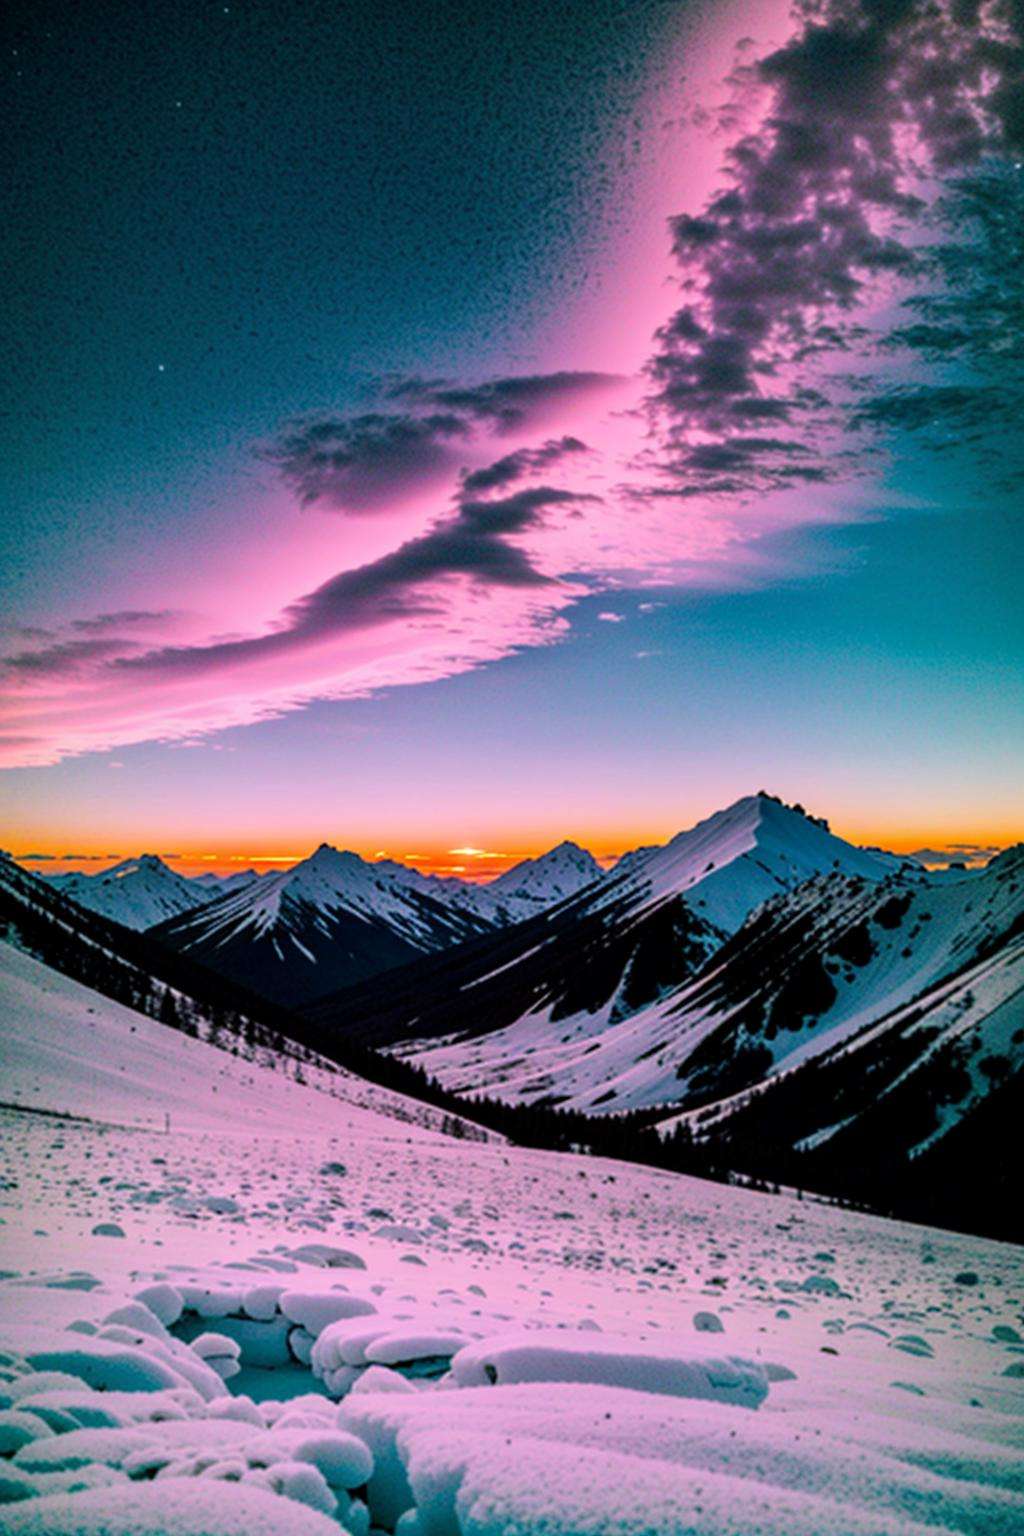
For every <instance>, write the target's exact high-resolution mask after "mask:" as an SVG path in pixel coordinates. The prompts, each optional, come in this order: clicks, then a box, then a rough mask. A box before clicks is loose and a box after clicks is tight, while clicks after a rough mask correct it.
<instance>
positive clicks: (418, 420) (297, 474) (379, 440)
mask: <svg viewBox="0 0 1024 1536" xmlns="http://www.w3.org/2000/svg"><path fill="white" fill-rule="evenodd" d="M469 433H470V424H469V423H468V422H467V420H466V418H465V416H461V415H457V414H456V413H455V412H453V411H444V412H437V411H434V412H431V413H430V414H428V415H425V416H411V415H397V414H393V415H387V414H384V413H383V412H380V411H373V412H368V413H366V414H364V415H361V416H351V417H340V418H335V417H328V418H326V419H321V420H317V421H308V422H304V423H300V424H299V425H297V426H295V427H292V428H289V429H288V430H287V431H286V432H285V433H284V434H283V435H282V436H281V438H280V439H279V441H278V442H277V443H275V444H273V445H272V446H270V447H269V448H267V449H265V450H264V454H265V457H266V458H268V459H270V460H271V461H272V462H273V463H275V464H277V465H278V467H279V468H280V470H281V474H282V475H283V477H284V480H285V482H286V483H287V484H288V485H289V486H290V487H291V489H292V490H293V491H294V492H295V493H296V495H297V496H298V498H299V500H300V501H301V502H302V503H303V504H304V505H307V506H308V505H311V504H312V503H313V502H321V503H326V504H327V505H328V506H332V507H337V508H342V509H345V510H347V511H352V512H370V511H377V510H380V509H382V508H383V509H385V510H386V509H387V508H388V507H389V506H390V505H392V504H393V503H394V501H395V500H396V499H398V498H400V497H401V496H402V495H403V494H405V493H407V492H408V491H409V490H411V489H413V488H416V487H422V486H429V485H431V484H432V483H434V482H435V481H439V480H441V479H442V478H443V477H444V476H445V475H446V474H449V473H450V472H451V470H452V468H453V466H454V464H455V462H456V459H455V454H454V445H455V444H457V443H459V442H460V441H464V440H465V439H466V438H467V437H468V436H469Z"/></svg>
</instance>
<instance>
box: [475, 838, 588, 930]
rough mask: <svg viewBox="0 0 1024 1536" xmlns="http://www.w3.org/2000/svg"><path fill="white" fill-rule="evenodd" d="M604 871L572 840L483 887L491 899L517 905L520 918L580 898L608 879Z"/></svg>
mask: <svg viewBox="0 0 1024 1536" xmlns="http://www.w3.org/2000/svg"><path fill="white" fill-rule="evenodd" d="M604 873H605V872H604V870H603V869H602V868H601V866H600V864H599V863H598V862H597V860H596V859H595V858H594V855H593V854H592V853H588V852H587V850H586V849H585V848H581V847H580V846H579V845H578V844H577V843H571V842H569V841H566V842H563V843H559V844H558V847H557V848H552V849H550V850H549V852H547V853H545V854H542V855H541V857H540V858H538V859H524V860H523V862H522V863H521V864H516V865H514V866H513V867H512V869H507V870H506V871H505V873H504V874H503V875H498V877H497V879H495V880H490V881H488V882H487V884H486V885H485V886H484V887H483V889H484V891H485V892H486V893H487V894H488V895H489V896H494V897H497V898H498V899H499V900H500V901H507V902H509V903H511V904H513V906H514V909H515V911H516V912H517V914H518V916H519V917H520V918H524V917H529V916H532V915H533V913H535V912H542V911H543V910H544V909H545V907H551V906H554V905H555V904H556V903H557V902H560V901H565V900H567V899H568V898H569V897H570V896H576V895H578V894H579V892H580V891H582V890H585V889H586V887H587V886H588V885H593V883H594V881H595V880H603V879H604Z"/></svg>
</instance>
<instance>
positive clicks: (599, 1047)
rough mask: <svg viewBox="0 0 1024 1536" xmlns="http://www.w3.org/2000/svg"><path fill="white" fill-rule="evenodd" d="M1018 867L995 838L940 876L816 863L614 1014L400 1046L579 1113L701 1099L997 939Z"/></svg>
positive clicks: (538, 1019)
mask: <svg viewBox="0 0 1024 1536" xmlns="http://www.w3.org/2000/svg"><path fill="white" fill-rule="evenodd" d="M1014 871H1016V875H1015V874H1014ZM1019 873H1020V856H1019V853H1018V852H1017V851H1014V850H1010V852H1009V853H1007V854H1005V855H1002V856H1001V858H1000V859H997V860H995V861H994V862H993V864H992V865H990V866H989V867H988V869H986V870H984V871H981V872H976V873H966V872H965V873H963V874H962V875H961V876H960V878H959V880H957V881H952V882H950V881H947V880H945V879H943V880H941V881H938V882H936V881H935V880H933V878H932V877H931V876H929V875H928V874H927V873H925V872H924V871H922V870H918V871H910V870H907V871H899V872H896V873H893V874H892V875H890V876H888V877H886V878H885V879H884V880H882V881H881V882H877V881H867V880H865V879H864V878H863V877H862V876H858V875H853V876H849V875H840V874H836V873H832V874H829V875H821V876H817V877H815V878H814V879H812V880H809V881H807V882H805V883H804V884H803V885H801V886H799V887H798V888H797V889H796V890H795V891H793V892H791V893H789V894H786V895H780V896H778V897H775V898H773V899H772V900H771V901H769V902H767V903H765V904H763V905H762V906H761V907H760V908H759V909H757V910H756V911H755V912H754V913H753V914H752V915H751V916H750V918H749V919H748V920H747V922H746V923H745V924H744V926H743V927H742V928H741V929H740V930H739V931H738V932H737V933H736V934H735V935H733V936H732V937H731V938H730V939H729V940H728V941H727V942H726V943H725V944H724V945H723V946H722V947H721V949H719V950H718V952H717V953H716V954H714V955H713V956H712V957H711V959H710V960H709V961H708V962H707V964H706V965H705V966H704V967H703V969H702V970H701V971H700V972H699V974H698V975H696V976H695V977H693V978H691V979H689V980H687V981H685V982H684V983H683V984H682V985H681V986H679V987H677V988H675V989H673V990H672V991H671V992H669V993H667V994H666V995H665V996H663V997H662V998H660V999H659V1000H658V1001H657V1002H655V1003H653V1004H651V1005H650V1006H648V1007H646V1008H642V1009H639V1010H637V1011H635V1012H634V1013H632V1014H631V1015H630V1016H628V1017H626V1018H622V1019H618V1020H614V1019H611V1020H607V1021H605V1020H603V1019H602V1018H601V1017H600V1016H598V1017H597V1018H596V1019H595V1018H586V1017H580V1018H576V1019H573V1020H570V1021H567V1022H563V1023H562V1024H561V1026H560V1027H559V1028H558V1029H557V1030H552V1029H551V1027H550V1024H549V1023H548V1021H547V1020H546V1019H545V1018H544V1017H543V1016H541V1015H537V1014H534V1015H533V1016H529V1017H526V1018H523V1019H521V1020H519V1021H518V1022H517V1023H516V1024H515V1025H513V1026H512V1027H510V1028H507V1029H504V1030H501V1031H499V1032H495V1033H491V1034H487V1035H482V1036H479V1037H477V1038H473V1039H469V1040H465V1039H462V1040H454V1041H450V1042H449V1041H445V1042H442V1043H441V1044H438V1045H432V1046H430V1047H427V1048H424V1049H420V1050H418V1051H417V1052H416V1060H417V1061H418V1063H419V1064H420V1065H422V1066H423V1067H425V1069H426V1070H427V1071H429V1072H430V1073H431V1074H432V1075H434V1076H436V1077H438V1078H439V1079H440V1080H441V1081H442V1082H445V1083H446V1084H447V1085H448V1086H449V1087H455V1086H456V1085H457V1084H458V1085H463V1086H464V1085H467V1084H469V1083H474V1084H479V1085H480V1086H481V1088H482V1089H483V1090H485V1091H488V1092H490V1093H492V1094H496V1095H498V1096H499V1097H501V1098H507V1099H510V1100H513V1101H516V1100H525V1101H532V1100H535V1099H538V1098H543V1097H545V1096H546V1095H548V1094H549V1093H550V1092H551V1090H552V1086H554V1088H555V1090H556V1092H557V1094H558V1097H559V1099H560V1101H561V1102H563V1103H564V1104H566V1105H567V1106H569V1107H572V1108H574V1109H579V1110H584V1111H587V1112H594V1113H608V1112H621V1111H623V1110H643V1109H650V1108H652V1107H657V1106H659V1105H667V1104H672V1103H683V1104H694V1105H701V1104H708V1103H714V1102H715V1101H717V1100H718V1099H720V1098H723V1097H726V1096H729V1095H732V1094H734V1093H735V1092H737V1091H738V1090H741V1089H745V1088H747V1087H749V1086H751V1085H753V1084H756V1083H758V1082H760V1081H761V1080H762V1079H763V1078H765V1077H767V1076H770V1075H773V1074H776V1073H779V1072H781V1071H783V1070H789V1069H791V1068H793V1067H795V1066H797V1065H798V1064H799V1063H801V1062H803V1061H806V1060H809V1059H811V1058H812V1057H815V1056H819V1055H821V1054H823V1053H825V1052H828V1051H830V1050H832V1049H834V1048H835V1047H837V1046H839V1045H841V1044H842V1042H844V1041H845V1040H847V1039H850V1038H852V1037H853V1036H855V1035H857V1033H858V1032H859V1031H861V1030H863V1029H864V1028H865V1027H866V1026H867V1025H869V1024H871V1023H873V1022H874V1021H875V1020H877V1019H879V1018H881V1017H883V1016H885V1015H887V1014H890V1013H892V1012H893V1011H894V1010H896V1009H899V1008H901V1007H904V1006H906V1005H907V1004H909V1003H910V1002H911V1001H912V1000H913V999H918V998H920V997H922V996H925V995H927V994H928V993H929V991H930V989H932V988H934V987H935V986H936V985H938V984H939V983H941V982H943V981H944V980H945V979H946V978H949V977H951V976H955V975H956V974H958V973H959V972H960V971H961V970H962V969H963V967H964V966H965V964H967V963H968V962H972V961H973V960H974V958H975V957H977V956H988V955H990V954H992V953H994V952H995V951H996V950H998V949H999V947H1000V946H1001V945H1003V944H1004V943H1005V942H1007V936H1012V935H1013V934H1014V933H1015V931H1016V929H1015V925H1019V924H1020V923H1021V921H1022V915H1024V899H1022V886H1024V881H1021V880H1020V879H1019V878H1018V876H1019ZM1022 979H1024V978H1022Z"/></svg>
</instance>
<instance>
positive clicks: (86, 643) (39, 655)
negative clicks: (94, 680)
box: [0, 636, 139, 677]
mask: <svg viewBox="0 0 1024 1536" xmlns="http://www.w3.org/2000/svg"><path fill="white" fill-rule="evenodd" d="M137 649H139V643H138V641H133V640H126V639H125V638H124V637H123V636H111V637H109V638H103V639H95V640H61V641H58V642H57V644H55V645H48V646H46V647H45V648H44V649H43V650H38V651H19V652H17V653H16V654H15V655H13V656H7V657H5V658H4V660H3V662H2V663H0V666H2V667H3V668H4V670H6V671H7V672H9V673H12V674H13V675H14V676H16V677H17V676H21V677H50V676H53V677H68V676H71V675H72V674H74V673H76V672H80V671H84V670H88V669H89V668H90V667H93V666H95V665H96V664H97V663H98V662H104V661H112V660H113V659H114V658H115V657H117V656H123V655H125V653H126V652H127V651H131V650H137Z"/></svg>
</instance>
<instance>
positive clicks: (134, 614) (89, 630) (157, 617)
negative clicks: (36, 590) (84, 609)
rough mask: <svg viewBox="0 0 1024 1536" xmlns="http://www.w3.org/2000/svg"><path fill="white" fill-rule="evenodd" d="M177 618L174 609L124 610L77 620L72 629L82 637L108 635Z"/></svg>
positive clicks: (176, 612)
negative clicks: (112, 632)
mask: <svg viewBox="0 0 1024 1536" xmlns="http://www.w3.org/2000/svg"><path fill="white" fill-rule="evenodd" d="M177 617H178V611H177V610H176V609H174V608H156V609H147V608H122V609H121V610H120V611H119V612H117V613H99V614H97V615H96V616H95V617H94V618H91V619H75V620H74V621H73V622H72V624H71V626H70V627H71V628H72V629H73V630H75V631H76V632H77V633H78V634H82V635H106V634H109V633H110V632H111V631H114V632H115V633H116V632H117V631H118V630H120V629H132V628H135V627H136V626H138V627H141V628H146V627H148V626H150V625H154V624H165V623H166V622H167V621H168V620H169V619H175V618H177Z"/></svg>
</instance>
